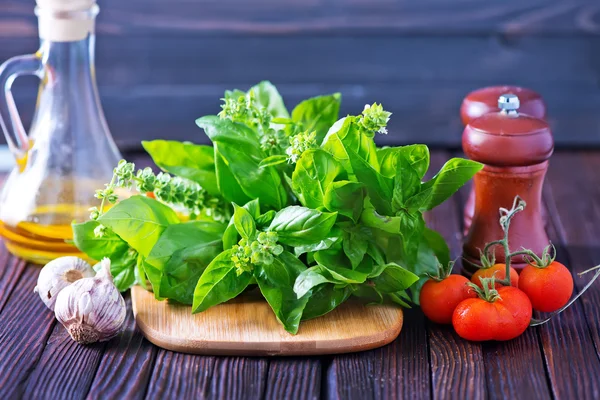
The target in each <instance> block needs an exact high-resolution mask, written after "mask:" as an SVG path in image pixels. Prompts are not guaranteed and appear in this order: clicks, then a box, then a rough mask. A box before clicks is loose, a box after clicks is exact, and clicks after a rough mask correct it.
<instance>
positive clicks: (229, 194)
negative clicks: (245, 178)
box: [214, 143, 251, 204]
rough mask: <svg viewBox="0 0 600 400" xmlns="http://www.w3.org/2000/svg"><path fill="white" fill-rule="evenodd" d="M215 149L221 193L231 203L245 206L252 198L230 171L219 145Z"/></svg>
mask: <svg viewBox="0 0 600 400" xmlns="http://www.w3.org/2000/svg"><path fill="white" fill-rule="evenodd" d="M214 148H215V172H216V174H217V185H218V186H219V191H220V192H221V195H222V196H223V198H224V199H225V200H227V201H229V202H232V203H236V204H244V203H247V202H248V201H250V200H251V199H250V197H248V195H247V194H246V193H244V190H243V189H242V186H241V185H240V184H239V183H238V181H237V180H236V179H235V176H234V175H233V173H232V172H231V170H230V169H229V166H228V165H227V162H226V161H225V159H224V158H223V156H221V153H219V144H218V143H214Z"/></svg>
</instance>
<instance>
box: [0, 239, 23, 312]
mask: <svg viewBox="0 0 600 400" xmlns="http://www.w3.org/2000/svg"><path fill="white" fill-rule="evenodd" d="M0 266H1V267H0V312H1V311H2V309H3V308H4V305H5V304H6V302H7V301H8V299H9V297H10V295H11V293H12V291H13V289H14V288H15V286H16V285H17V282H18V280H19V277H20V276H21V274H22V273H23V271H25V267H26V264H25V261H23V260H20V259H18V258H17V257H15V256H12V255H10V253H9V252H8V250H6V248H5V247H4V243H2V242H1V241H0Z"/></svg>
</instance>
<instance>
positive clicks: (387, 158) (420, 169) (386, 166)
mask: <svg viewBox="0 0 600 400" xmlns="http://www.w3.org/2000/svg"><path fill="white" fill-rule="evenodd" d="M399 154H401V155H402V156H403V157H404V159H405V160H407V161H408V163H409V164H410V166H411V167H412V168H413V169H414V170H415V171H416V172H417V174H418V176H419V180H421V179H423V177H424V176H425V173H426V172H427V170H428V169H429V161H430V160H429V159H430V156H429V149H428V148H427V146H425V145H424V144H413V145H409V146H401V147H383V148H380V149H377V158H378V160H379V168H380V172H381V174H382V175H384V176H386V177H388V178H393V177H395V176H396V173H397V169H398V166H397V162H396V160H397V157H398V155H399Z"/></svg>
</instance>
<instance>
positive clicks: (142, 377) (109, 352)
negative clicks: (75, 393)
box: [87, 296, 158, 399]
mask: <svg viewBox="0 0 600 400" xmlns="http://www.w3.org/2000/svg"><path fill="white" fill-rule="evenodd" d="M125 301H126V302H127V309H128V310H131V298H130V296H126V299H125ZM157 351H158V349H157V348H156V347H155V346H153V345H152V344H151V343H150V342H148V341H147V340H146V339H145V338H144V336H143V335H142V334H141V332H140V331H139V329H138V328H137V326H136V324H135V319H134V318H133V313H132V312H129V311H128V313H127V319H126V321H125V328H124V330H123V332H121V333H120V334H119V335H118V336H117V337H115V338H114V339H112V340H110V341H109V342H107V343H106V347H105V350H104V354H103V355H102V359H101V361H100V364H99V365H98V369H97V371H95V374H94V380H93V382H92V384H91V387H90V390H89V392H88V394H87V398H88V399H115V398H126V399H142V398H144V396H145V393H146V389H147V387H148V384H149V381H150V377H151V374H152V370H153V367H154V361H155V359H156V353H157Z"/></svg>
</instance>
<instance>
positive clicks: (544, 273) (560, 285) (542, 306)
mask: <svg viewBox="0 0 600 400" xmlns="http://www.w3.org/2000/svg"><path fill="white" fill-rule="evenodd" d="M519 289H521V290H522V291H523V292H525V294H526V295H527V296H528V297H529V299H530V300H531V304H532V305H533V309H534V310H538V311H542V312H553V311H556V310H558V309H559V308H561V307H562V306H564V305H565V304H567V303H568V302H569V299H570V298H571V295H572V294H573V276H572V275H571V272H569V270H568V269H567V268H566V267H565V266H564V265H562V264H561V263H559V262H557V261H553V262H552V263H550V265H548V266H547V267H544V268H540V267H535V266H533V265H528V266H526V267H525V268H523V271H521V277H520V279H519Z"/></svg>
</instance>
